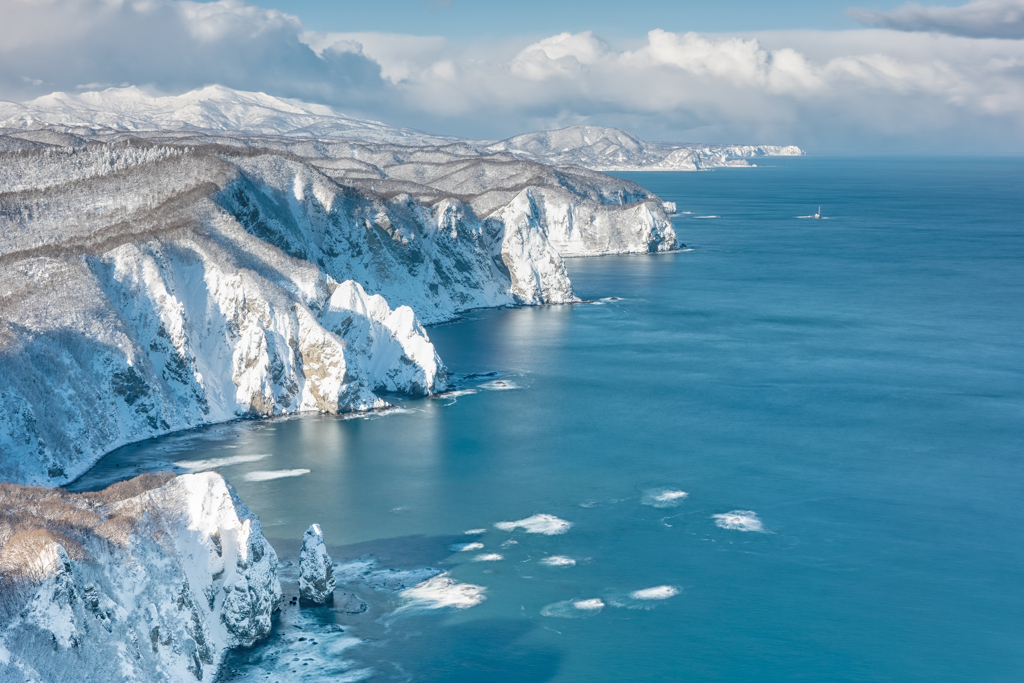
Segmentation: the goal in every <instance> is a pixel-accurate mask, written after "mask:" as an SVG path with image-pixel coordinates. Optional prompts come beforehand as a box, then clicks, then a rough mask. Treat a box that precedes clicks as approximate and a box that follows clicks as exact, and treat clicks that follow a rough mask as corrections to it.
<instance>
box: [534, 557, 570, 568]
mask: <svg viewBox="0 0 1024 683" xmlns="http://www.w3.org/2000/svg"><path fill="white" fill-rule="evenodd" d="M540 563H541V564H546V565H547V566H549V567H574V566H576V560H574V559H572V558H571V557H566V556H565V555H551V556H550V557H545V558H544V559H543V560H541V561H540Z"/></svg>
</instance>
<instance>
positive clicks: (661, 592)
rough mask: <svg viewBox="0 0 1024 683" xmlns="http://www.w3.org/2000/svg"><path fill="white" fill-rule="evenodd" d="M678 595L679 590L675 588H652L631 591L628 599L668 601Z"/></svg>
mask: <svg viewBox="0 0 1024 683" xmlns="http://www.w3.org/2000/svg"><path fill="white" fill-rule="evenodd" d="M676 595H679V589H678V588H676V587H675V586H654V587H652V588H642V589H640V590H638V591H633V592H632V593H630V594H629V597H631V598H633V599H634V600H668V599H669V598H671V597H675V596H676Z"/></svg>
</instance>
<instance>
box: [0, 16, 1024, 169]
mask: <svg viewBox="0 0 1024 683" xmlns="http://www.w3.org/2000/svg"><path fill="white" fill-rule="evenodd" d="M444 2H445V0H440V2H439V3H434V2H433V0H390V1H388V2H381V1H378V2H374V3H368V2H349V1H347V0H344V1H338V0H333V1H332V0H291V1H289V2H283V0H252V1H251V2H246V0H215V1H207V2H196V1H195V0H0V99H6V100H12V101H25V100H29V99H32V98H35V97H39V96H41V95H45V94H49V93H51V92H55V91H65V92H69V93H81V92H85V91H88V90H97V89H103V88H107V87H114V86H121V85H126V84H131V85H136V86H139V87H141V88H143V89H145V90H148V91H150V92H153V93H155V94H156V93H160V94H179V93H182V92H185V91H188V90H192V89H195V88H198V87H202V86H204V85H210V84H215V83H216V84H220V85H224V86H227V87H230V88H235V89H239V90H251V91H262V92H266V93H269V94H271V95H276V96H279V97H292V98H297V99H302V100H305V101H308V102H317V103H322V104H328V105H331V106H333V107H335V108H337V109H339V110H341V111H343V112H346V113H349V114H351V115H354V116H361V117H366V118H373V119H377V120H381V121H385V122H387V123H390V124H394V125H400V126H409V127H414V128H420V129H422V130H426V131H430V132H434V133H441V134H450V135H462V136H466V137H475V138H492V139H493V138H503V137H508V136H511V135H515V134H517V133H521V132H526V131H531V130H540V129H550V128H557V127H563V126H567V125H572V124H581V123H585V124H591V125H603V126H615V127H620V128H625V129H627V130H630V131H632V132H634V133H636V134H638V135H640V136H641V137H644V138H647V139H653V140H663V141H680V142H682V141H685V142H723V143H745V144H797V145H800V146H802V147H805V148H807V149H809V150H811V151H815V152H822V153H826V152H833V151H836V152H849V153H877V152H928V153H985V154H993V153H1016V154H1019V153H1024V0H970V1H969V2H966V3H961V4H952V5H949V6H943V5H937V4H928V0H925V2H924V3H922V4H913V3H911V4H902V3H899V2H888V3H885V4H872V5H870V6H867V7H863V6H860V7H853V8H851V7H848V6H847V4H846V3H845V2H835V1H833V0H827V1H821V2H808V1H805V0H790V1H789V2H781V3H780V2H771V3H769V2H758V1H755V0H718V1H717V2H713V3H712V2H692V1H689V2H667V1H664V0H649V1H647V2H643V1H635V0H634V1H626V2H617V3H612V2H607V1H601V2H564V1H562V2H551V1H550V0H521V1H520V2H516V3H481V2H468V1H466V0H451V2H450V3H449V4H444ZM954 3H955V0H954Z"/></svg>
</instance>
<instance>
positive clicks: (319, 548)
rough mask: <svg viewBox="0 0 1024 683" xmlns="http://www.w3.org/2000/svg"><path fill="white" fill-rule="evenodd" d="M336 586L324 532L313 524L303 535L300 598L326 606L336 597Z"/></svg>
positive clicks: (300, 560)
mask: <svg viewBox="0 0 1024 683" xmlns="http://www.w3.org/2000/svg"><path fill="white" fill-rule="evenodd" d="M336 585H337V582H336V580H335V578H334V568H333V565H332V563H331V556H330V555H329V554H328V553H327V546H326V545H325V544H324V532H323V531H321V530H320V525H319V524H311V525H310V526H309V528H308V529H306V533H304V534H303V535H302V550H301V551H300V552H299V598H300V599H301V600H302V601H303V602H305V603H311V604H314V605H323V604H326V603H328V602H330V601H331V599H332V598H333V597H334V588H335V586H336Z"/></svg>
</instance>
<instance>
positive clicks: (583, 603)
mask: <svg viewBox="0 0 1024 683" xmlns="http://www.w3.org/2000/svg"><path fill="white" fill-rule="evenodd" d="M572 606H573V607H575V608H576V609H583V610H595V609H604V602H602V601H601V599H600V598H591V599H590V600H577V601H576V602H574V603H572Z"/></svg>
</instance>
